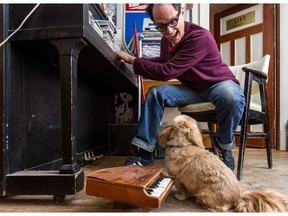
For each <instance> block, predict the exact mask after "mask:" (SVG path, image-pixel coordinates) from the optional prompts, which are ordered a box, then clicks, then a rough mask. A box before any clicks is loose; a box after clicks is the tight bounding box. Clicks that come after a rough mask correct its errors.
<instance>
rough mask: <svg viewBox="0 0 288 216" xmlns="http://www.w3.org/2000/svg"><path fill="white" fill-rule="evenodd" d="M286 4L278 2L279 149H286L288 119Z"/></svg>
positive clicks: (287, 14) (287, 16)
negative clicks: (287, 123) (287, 124)
mask: <svg viewBox="0 0 288 216" xmlns="http://www.w3.org/2000/svg"><path fill="white" fill-rule="evenodd" d="M287 22H288V4H280V150H288V149H287V144H286V143H287V142H288V141H287V134H286V122H287V120H288V98H287V83H288V61H287V58H288V28H287Z"/></svg>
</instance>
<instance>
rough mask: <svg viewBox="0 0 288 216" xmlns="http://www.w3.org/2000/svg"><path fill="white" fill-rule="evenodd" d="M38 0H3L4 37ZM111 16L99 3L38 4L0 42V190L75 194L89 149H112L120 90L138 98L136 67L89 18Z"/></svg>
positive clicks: (0, 9)
mask: <svg viewBox="0 0 288 216" xmlns="http://www.w3.org/2000/svg"><path fill="white" fill-rule="evenodd" d="M34 6H35V5H34V4H22V5H21V4H2V5H0V13H1V17H4V19H3V20H1V21H0V22H1V25H0V28H1V29H0V38H1V41H3V40H4V39H5V38H7V36H8V35H10V34H11V33H12V32H14V31H15V29H17V27H18V26H19V25H20V23H21V22H22V21H23V20H24V18H25V17H26V15H27V14H28V13H29V12H30V11H31V9H32V8H33V7H34ZM89 12H91V13H92V15H93V17H94V18H95V19H107V16H106V14H105V13H103V12H102V10H101V7H100V5H98V4H40V5H39V7H38V8H37V9H36V10H35V11H34V13H33V14H32V15H31V16H30V17H29V18H28V19H27V21H26V22H25V24H24V25H23V26H22V28H21V29H20V30H19V31H18V32H17V33H16V34H15V35H14V36H13V37H12V38H11V39H10V40H9V41H8V42H7V43H6V44H5V45H4V46H3V47H1V48H0V49H1V50H0V63H1V66H0V71H1V73H0V74H1V76H0V77H1V88H0V95H1V102H0V110H1V135H0V136H1V142H0V148H1V151H0V195H2V196H5V195H9V194H26V195H42V194H43V195H44V194H45V195H54V198H55V197H56V198H60V199H61V197H65V195H68V194H75V193H77V192H78V191H80V190H82V189H83V187H84V174H83V171H81V169H80V167H81V166H82V165H83V157H84V154H85V152H88V151H93V153H94V154H107V153H109V141H108V126H109V124H113V123H114V122H115V109H114V108H115V106H114V104H115V94H117V93H121V92H127V93H129V94H131V95H132V97H133V107H134V108H133V121H134V123H137V116H138V113H137V106H138V104H137V103H138V99H137V98H138V84H137V79H136V77H135V75H134V74H133V72H132V70H131V68H129V66H127V65H125V64H124V63H121V62H119V61H118V60H117V59H116V55H115V53H114V52H113V50H112V49H111V48H110V47H109V46H108V45H107V44H106V43H105V41H104V40H103V39H102V38H101V37H100V36H99V34H98V33H97V32H96V31H95V30H94V29H93V28H92V27H91V25H90V24H89V20H88V16H89Z"/></svg>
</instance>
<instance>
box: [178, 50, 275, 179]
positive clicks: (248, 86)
mask: <svg viewBox="0 0 288 216" xmlns="http://www.w3.org/2000/svg"><path fill="white" fill-rule="evenodd" d="M269 61H270V55H265V56H264V57H262V58H261V59H260V60H258V61H254V62H251V63H248V64H243V65H237V66H231V67H229V68H230V69H231V71H232V72H233V73H234V74H235V76H236V77H237V79H238V80H239V82H240V85H241V87H242V89H243V91H244V96H245V98H246V106H245V109H244V113H243V116H242V119H241V122H240V125H241V131H240V133H239V132H236V133H235V135H236V136H237V135H239V136H240V145H239V155H238V164H237V178H238V180H240V179H241V178H242V172H243V163H244V154H245V146H246V139H247V138H259V137H263V138H265V141H266V150H267V162H268V167H269V168H272V152H271V145H270V133H269V132H270V128H269V116H268V104H267V91H266V83H267V80H268V68H269ZM257 93H259V94H260V101H259V102H260V103H259V102H256V101H255V98H256V99H257V97H256V96H254V97H252V96H253V95H255V94H257ZM258 98H259V95H258ZM179 111H180V112H181V114H185V115H188V116H191V117H192V118H194V119H195V120H197V121H198V122H207V123H208V129H209V132H208V133H210V134H211V135H212V136H214V133H215V130H214V128H215V124H217V119H216V112H215V106H214V104H212V103H210V102H203V103H197V104H189V105H187V106H185V107H180V108H179ZM255 124H262V125H263V132H250V131H249V130H247V127H248V126H250V125H255Z"/></svg>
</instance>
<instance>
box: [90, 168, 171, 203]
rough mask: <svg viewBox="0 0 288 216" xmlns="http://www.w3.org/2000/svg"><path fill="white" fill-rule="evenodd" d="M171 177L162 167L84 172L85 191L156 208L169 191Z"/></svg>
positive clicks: (93, 194)
mask: <svg viewBox="0 0 288 216" xmlns="http://www.w3.org/2000/svg"><path fill="white" fill-rule="evenodd" d="M173 182H174V181H173V178H172V177H170V176H167V175H165V174H164V173H163V168H162V167H140V166H123V167H113V168H107V169H101V170H97V171H94V172H92V173H90V174H89V175H87V178H86V193H87V194H88V195H92V196H99V197H102V198H106V199H111V200H114V201H119V202H126V203H130V204H135V205H140V206H144V207H149V208H159V207H160V205H161V204H162V203H163V202H164V200H165V199H166V197H167V195H168V194H169V192H170V190H171V188H172V185H173Z"/></svg>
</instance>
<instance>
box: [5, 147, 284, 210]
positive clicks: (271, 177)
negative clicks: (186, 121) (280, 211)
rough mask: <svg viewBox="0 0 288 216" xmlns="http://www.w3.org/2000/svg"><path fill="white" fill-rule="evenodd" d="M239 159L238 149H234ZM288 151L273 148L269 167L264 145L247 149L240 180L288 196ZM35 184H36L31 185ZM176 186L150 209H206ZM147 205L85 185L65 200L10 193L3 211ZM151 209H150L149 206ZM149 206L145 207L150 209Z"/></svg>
mask: <svg viewBox="0 0 288 216" xmlns="http://www.w3.org/2000/svg"><path fill="white" fill-rule="evenodd" d="M234 155H235V159H236V161H237V155H238V151H237V149H235V150H234ZM125 159H126V157H119V156H106V157H104V158H102V159H99V160H97V161H95V162H93V163H91V164H88V165H85V166H83V167H82V170H83V171H84V172H85V174H88V173H90V172H92V171H94V170H97V169H101V168H107V167H114V166H120V165H122V164H123V162H124V160H125ZM156 165H159V166H163V167H164V160H163V159H158V160H156ZM287 182H288V152H287V151H275V150H274V151H273V168H272V169H268V168H267V160H266V152H265V150H263V149H260V150H259V149H247V150H246V155H245V162H244V173H243V178H242V180H241V181H240V183H241V185H242V187H243V188H244V189H246V190H253V189H259V188H271V189H276V190H279V191H281V192H282V193H284V194H285V195H286V196H287V197H288V187H287ZM31 187H33V185H31ZM173 194H174V190H173V189H172V190H171V192H170V194H169V195H168V197H167V199H166V201H165V202H164V203H163V204H162V206H161V207H160V208H159V209H149V210H148V211H149V212H205V211H206V210H205V209H203V208H202V207H201V206H199V205H197V204H196V203H195V200H193V198H191V199H189V200H186V201H178V200H175V199H174V198H173ZM144 210H145V209H143V208H141V207H139V206H135V205H129V204H125V203H117V204H116V205H115V202H113V201H111V200H106V199H102V198H98V197H94V196H88V195H86V193H85V189H84V190H82V191H80V192H79V193H77V194H76V195H69V196H66V198H65V200H64V202H63V203H60V204H56V203H54V202H53V197H52V196H35V195H34V196H24V195H17V196H6V197H1V198H0V212H142V211H144ZM146 210H147V209H146ZM146 210H145V211H146Z"/></svg>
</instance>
